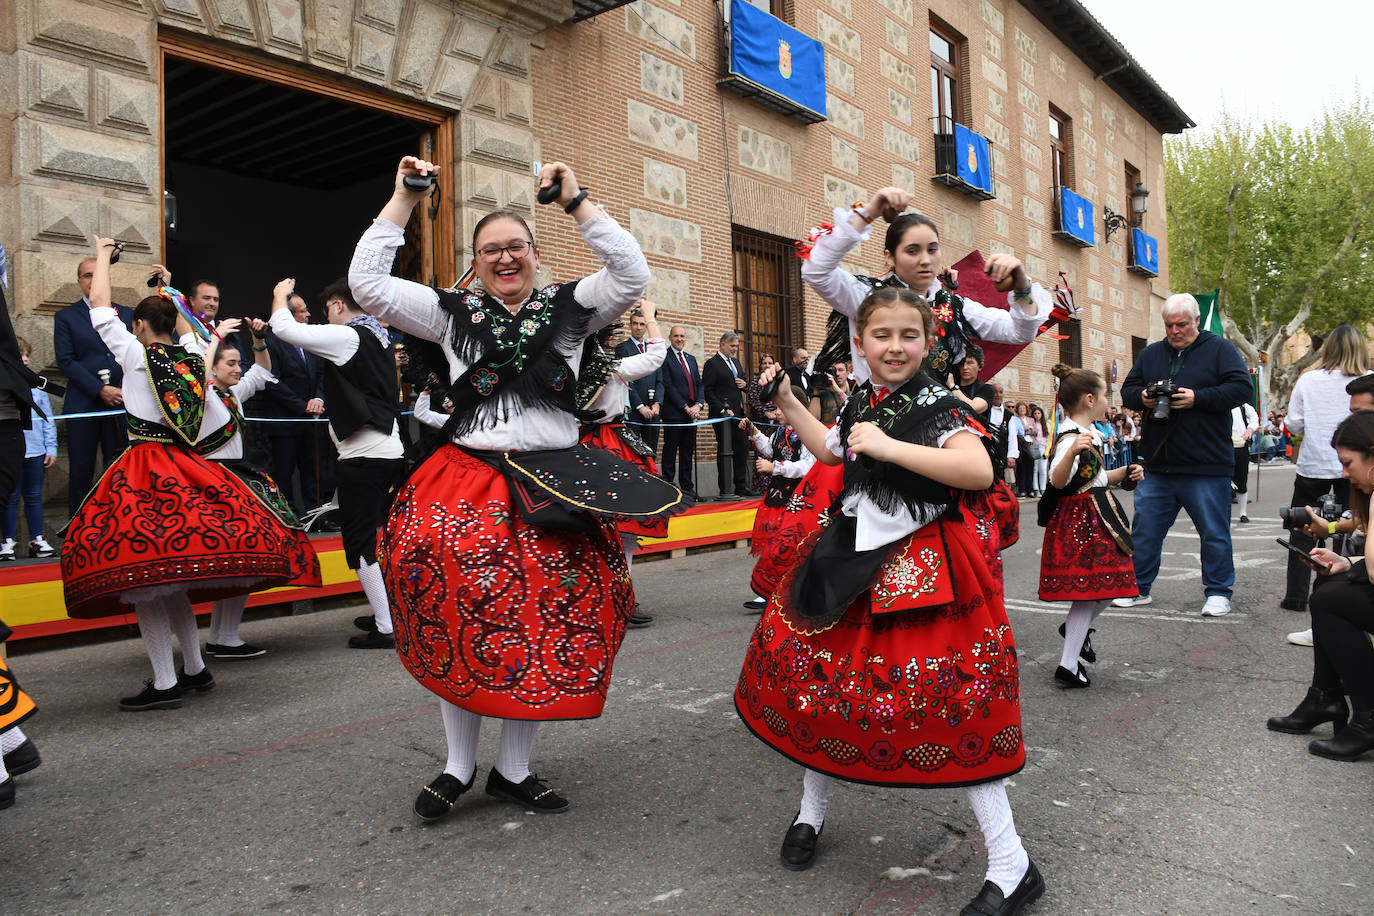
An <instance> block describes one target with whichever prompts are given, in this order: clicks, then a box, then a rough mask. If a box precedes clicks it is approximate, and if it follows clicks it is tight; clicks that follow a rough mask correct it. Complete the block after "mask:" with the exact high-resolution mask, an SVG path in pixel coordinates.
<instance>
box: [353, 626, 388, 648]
mask: <svg viewBox="0 0 1374 916" xmlns="http://www.w3.org/2000/svg"><path fill="white" fill-rule="evenodd" d="M348 648H350V649H394V648H396V640H395V638H394V637H393V636H392V635H391V634H390V633H379V632H377V631H376V630H371V631H369V632H367V633H359V634H358V635H357V636H350V637H348Z"/></svg>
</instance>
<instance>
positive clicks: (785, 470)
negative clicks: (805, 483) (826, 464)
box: [750, 429, 816, 477]
mask: <svg viewBox="0 0 1374 916" xmlns="http://www.w3.org/2000/svg"><path fill="white" fill-rule="evenodd" d="M750 438H751V440H752V441H753V443H754V450H755V451H757V452H758V453H759V454H760V455H762V456H763V457H765V458H768V459H772V457H773V441H772V439H770V438H769V437H768V436H765V435H764V434H763V433H761V432H759V431H758V429H755V430H754V435H753V436H751V437H750ZM815 464H816V456H815V455H813V454H811V452H809V451H808V450H807V448H806V446H804V445H803V446H802V447H801V457H799V458H798V459H797V460H796V461H774V462H773V473H774V474H781V475H782V476H783V477H805V476H806V473H807V471H810V470H811V468H812V467H814V466H815Z"/></svg>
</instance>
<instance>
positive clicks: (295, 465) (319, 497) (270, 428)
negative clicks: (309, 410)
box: [259, 423, 325, 515]
mask: <svg viewBox="0 0 1374 916" xmlns="http://www.w3.org/2000/svg"><path fill="white" fill-rule="evenodd" d="M259 425H260V426H263V427H266V428H267V443H268V449H269V450H270V452H271V468H272V479H273V480H274V481H276V483H277V486H279V487H281V491H282V492H283V493H285V494H286V499H287V502H289V503H291V508H292V509H294V510H295V511H296V514H298V515H299V514H300V513H302V512H305V511H308V510H310V509H313V508H315V507H316V506H318V505H320V504H321V503H323V502H324V501H325V497H324V494H323V493H322V492H321V490H322V488H321V486H320V476H321V473H320V472H321V466H322V463H323V461H324V453H323V452H324V450H323V449H322V448H321V447H320V441H319V435H320V430H319V429H318V428H317V427H323V426H324V424H322V423H262V424H259ZM298 474H299V477H300V496H299V497H297V496H296V486H295V483H294V481H295V478H296V477H297V475H298Z"/></svg>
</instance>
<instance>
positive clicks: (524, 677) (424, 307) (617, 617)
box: [348, 156, 685, 821]
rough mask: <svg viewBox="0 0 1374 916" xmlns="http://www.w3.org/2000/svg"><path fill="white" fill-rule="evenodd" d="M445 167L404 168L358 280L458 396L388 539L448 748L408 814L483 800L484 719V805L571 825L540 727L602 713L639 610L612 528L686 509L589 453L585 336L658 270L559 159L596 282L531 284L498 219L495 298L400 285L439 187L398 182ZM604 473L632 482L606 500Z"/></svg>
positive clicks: (525, 252) (408, 631) (483, 271)
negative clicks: (578, 396) (582, 385)
mask: <svg viewBox="0 0 1374 916" xmlns="http://www.w3.org/2000/svg"><path fill="white" fill-rule="evenodd" d="M437 172H438V168H437V167H436V166H435V165H434V164H433V163H430V162H426V161H424V160H422V159H418V158H416V157H413V156H407V157H405V158H403V159H402V160H401V162H400V165H399V167H398V168H397V171H396V176H395V182H394V185H393V187H394V190H393V193H392V196H391V199H390V200H389V201H388V203H387V204H386V206H385V207H383V208H382V211H381V213H380V214H379V215H378V217H377V219H376V220H375V221H374V222H373V224H372V226H371V227H370V228H369V229H368V230H367V231H366V232H365V233H364V234H363V236H362V238H361V239H360V240H359V241H358V246H357V248H356V250H355V251H354V254H353V262H352V265H351V266H350V267H349V271H348V281H349V285H350V286H351V288H352V289H353V292H354V295H356V296H357V299H358V304H359V305H360V306H361V307H362V308H363V309H364V310H365V311H366V312H368V313H370V314H373V315H376V316H377V317H379V318H381V319H383V320H385V321H387V322H388V323H389V324H390V325H391V326H392V327H393V328H396V329H397V330H400V331H402V332H404V333H407V334H412V335H414V336H416V337H419V338H422V339H424V340H428V341H433V342H435V343H438V344H439V345H440V348H441V350H442V352H443V354H444V358H445V360H446V362H447V365H446V366H445V367H443V371H444V372H445V373H446V378H447V380H448V381H449V382H450V384H451V386H452V387H451V388H450V395H449V396H450V399H451V400H452V402H453V405H454V409H453V414H452V416H451V417H450V419H449V420H448V422H447V424H446V425H445V431H446V433H447V434H448V436H449V439H450V441H449V442H448V443H446V444H445V445H443V446H442V447H440V449H439V450H438V451H436V452H435V453H434V455H432V456H431V457H430V458H429V459H428V460H427V461H425V463H424V464H422V465H421V466H420V467H419V468H417V469H416V470H415V471H414V473H412V474H411V475H410V478H409V479H408V480H407V481H406V483H405V485H404V486H403V487H402V488H401V490H400V492H399V493H398V494H397V496H396V499H395V501H394V503H393V504H392V508H391V513H390V515H389V517H388V519H387V523H386V527H385V529H384V531H383V539H384V542H385V544H386V551H385V554H384V556H383V557H382V566H383V570H384V571H385V574H386V578H387V582H388V585H389V588H390V593H391V596H392V601H393V614H394V617H395V620H396V635H397V639H396V648H397V652H398V654H399V655H400V656H401V661H402V662H403V663H404V664H405V666H406V669H407V670H408V671H409V672H410V673H411V675H412V676H413V677H414V678H415V679H416V680H417V681H419V682H420V684H421V685H422V686H424V687H426V688H427V689H429V690H430V691H432V692H433V693H434V694H435V695H437V696H438V697H439V707H440V711H441V713H442V715H443V721H444V731H445V734H446V737H447V739H448V761H447V763H446V765H445V767H444V771H443V773H441V774H440V775H439V777H438V778H436V779H434V780H433V781H432V782H430V783H429V784H428V785H427V786H425V787H424V788H423V789H421V791H420V793H419V796H418V797H417V798H416V800H415V813H416V815H417V816H418V817H419V818H421V819H422V820H426V821H433V820H438V819H439V818H441V817H444V816H445V815H446V814H448V813H449V811H450V810H451V809H452V807H453V805H454V803H456V802H457V801H458V798H459V796H461V795H462V794H463V793H464V792H466V791H467V790H468V789H470V788H471V787H472V785H473V782H474V780H475V779H476V757H477V739H478V734H479V731H480V728H481V725H482V719H483V717H484V716H490V717H494V718H500V719H503V720H504V722H503V724H502V729H501V743H500V748H499V750H498V753H497V759H496V764H495V766H494V767H493V768H492V770H491V771H490V772H489V773H488V775H487V783H486V791H487V794H489V795H493V796H496V797H498V798H504V799H508V800H511V801H515V802H516V803H518V804H520V805H522V806H524V807H525V808H526V809H527V810H533V811H536V812H554V811H562V810H565V809H566V808H567V807H568V801H567V799H565V798H563V797H562V796H560V795H559V794H558V793H557V792H555V791H554V790H553V789H552V788H550V787H549V786H548V785H546V784H545V783H543V782H542V781H540V780H539V778H538V777H537V776H536V775H535V774H533V773H531V772H530V769H529V759H530V752H531V750H532V749H533V746H534V738H535V735H536V733H537V731H538V728H539V723H540V722H541V721H544V720H548V719H584V718H594V717H596V716H599V715H600V714H601V712H602V709H603V708H604V705H605V701H606V691H607V689H608V688H609V686H610V680H611V668H612V664H613V662H614V660H615V655H616V652H617V651H618V649H619V647H620V643H621V640H622V639H623V638H624V635H625V624H626V621H627V620H628V618H629V617H630V615H631V614H632V613H633V608H634V591H633V588H632V587H631V585H630V579H629V571H628V569H626V566H625V558H624V555H623V553H622V549H621V544H620V538H619V536H618V534H617V532H616V528H615V523H614V521H613V519H614V518H616V517H626V516H630V517H640V518H652V517H656V516H657V515H661V514H663V513H664V512H671V511H678V509H677V508H676V507H677V506H679V505H681V506H684V507H685V503H683V502H682V494H681V492H680V491H678V490H676V489H675V488H672V487H671V486H670V485H669V484H667V483H666V482H664V481H662V480H658V481H657V482H656V483H655V481H653V480H652V479H650V478H648V477H647V476H646V475H643V472H641V471H639V469H638V468H636V467H635V466H633V465H629V464H627V463H625V462H623V461H619V460H617V459H616V458H615V457H614V456H612V455H608V454H606V453H605V452H603V451H602V450H598V449H586V448H580V447H578V425H577V419H576V417H575V416H574V410H575V408H576V405H575V403H574V400H575V398H574V396H575V391H576V387H577V374H578V371H579V369H580V366H581V361H582V355H583V342H584V341H585V339H586V338H587V336H588V335H589V334H594V333H596V331H598V330H599V329H601V328H603V327H605V326H606V325H608V324H610V323H611V322H613V321H614V320H615V319H616V318H618V317H619V316H620V315H623V314H624V313H625V312H627V311H629V309H630V308H631V306H633V305H634V303H635V302H636V301H638V300H639V299H640V298H641V297H642V296H643V295H644V290H645V288H646V287H647V285H648V282H649V265H648V263H647V261H646V260H645V258H644V253H643V252H642V251H641V250H640V247H639V245H638V243H636V242H635V239H634V237H633V236H632V235H630V234H629V233H628V232H626V231H625V230H624V229H622V228H621V227H620V226H619V225H618V224H617V223H616V222H615V220H613V219H611V217H610V216H608V215H607V214H606V212H605V211H604V210H602V209H601V208H600V207H597V206H595V205H594V204H592V202H591V201H589V200H588V199H587V192H586V190H584V189H583V188H581V187H580V186H579V184H578V181H577V177H576V176H575V175H574V174H573V171H572V169H571V168H569V167H568V166H567V165H565V164H564V163H561V162H548V163H545V165H544V166H543V169H542V171H541V173H540V182H541V184H542V185H543V186H544V187H545V188H552V187H553V186H554V184H555V183H556V184H557V185H558V189H557V191H556V193H555V198H556V202H557V204H558V206H560V207H561V208H562V209H563V211H564V212H565V213H567V214H568V215H569V216H570V217H571V218H572V219H573V220H574V221H575V222H576V224H577V230H578V232H579V233H580V234H581V235H582V238H583V239H584V240H585V242H586V243H587V245H588V247H589V248H590V249H591V250H592V253H593V254H595V255H596V257H597V258H599V259H600V260H601V262H602V264H603V265H604V266H603V267H602V269H601V270H599V271H597V272H596V273H594V274H592V275H590V276H587V277H583V278H581V279H580V280H575V281H573V282H569V283H555V284H552V285H550V286H546V287H544V288H543V289H538V288H536V287H535V278H536V273H537V271H538V268H539V263H540V252H539V247H538V245H537V244H536V243H535V240H534V236H533V234H532V233H531V232H530V228H529V225H528V224H527V223H526V222H525V220H524V218H523V217H522V216H520V215H519V214H518V213H515V212H513V211H510V210H499V211H496V212H494V213H489V214H487V215H486V216H485V217H483V218H482V219H480V220H478V222H477V224H476V226H475V227H474V231H473V237H472V251H473V252H474V254H475V263H474V270H475V272H476V276H477V279H478V280H479V281H480V282H481V286H482V290H483V292H481V293H478V292H476V291H463V290H440V289H435V288H432V287H427V286H421V285H420V284H417V283H412V282H409V281H406V280H402V279H399V278H396V277H393V276H391V264H392V261H393V259H394V258H395V254H396V249H397V248H398V247H399V246H400V245H401V244H403V243H404V240H405V231H404V229H403V228H402V227H404V226H405V225H406V221H407V220H408V219H409V217H410V213H411V210H412V209H413V208H414V207H415V206H416V205H417V204H419V203H420V201H422V200H424V198H425V197H426V196H427V195H428V194H429V193H430V190H432V189H429V190H425V191H418V190H412V189H411V188H410V187H408V186H407V184H406V181H405V179H407V178H410V179H411V180H412V181H414V180H415V179H416V178H417V177H418V176H430V175H435V174H436V173H437ZM536 462H538V463H539V464H538V466H537V467H536V466H535V464H536ZM605 468H614V473H615V474H616V475H617V476H618V478H619V479H620V480H622V481H623V483H624V484H625V485H624V486H623V487H618V488H613V487H611V486H610V485H609V484H608V482H607V474H608V472H607V471H606V470H604V469H605ZM569 470H572V471H573V472H574V473H572V474H569V473H567V472H568V471H569ZM569 487H572V488H573V490H574V491H575V492H573V493H571V494H569V492H568V490H569ZM657 487H662V488H663V489H656V488H657ZM646 493H647V494H649V495H647V496H646V495H644V494H646ZM659 495H663V496H664V497H665V499H664V502H663V504H662V506H660V507H656V506H654V505H652V504H653V503H654V502H655V501H656V500H657V499H658V497H659ZM570 500H571V501H572V502H570ZM573 502H575V503H576V504H577V508H575V509H573V508H569V506H570V505H572V503H573ZM610 503H614V504H615V505H616V506H617V507H618V508H615V509H612V508H609V504H610ZM632 504H634V509H633V512H631V511H630V510H631V508H632Z"/></svg>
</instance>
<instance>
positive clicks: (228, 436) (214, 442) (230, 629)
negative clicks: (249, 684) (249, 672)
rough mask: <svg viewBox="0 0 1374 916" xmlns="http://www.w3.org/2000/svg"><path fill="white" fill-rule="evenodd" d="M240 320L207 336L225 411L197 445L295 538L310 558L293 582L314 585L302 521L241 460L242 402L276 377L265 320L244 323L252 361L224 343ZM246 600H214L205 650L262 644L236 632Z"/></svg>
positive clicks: (256, 650) (315, 570)
mask: <svg viewBox="0 0 1374 916" xmlns="http://www.w3.org/2000/svg"><path fill="white" fill-rule="evenodd" d="M242 324H243V322H242V320H241V319H238V318H228V319H225V320H224V321H221V322H220V323H219V324H218V325H217V326H216V328H215V336H214V337H213V338H211V340H210V344H209V351H208V352H207V353H206V357H205V358H206V360H207V361H208V362H209V363H210V383H211V387H212V389H213V391H214V393H215V394H216V395H217V396H218V397H219V400H220V403H221V404H223V405H224V408H225V410H226V411H227V412H228V414H229V419H228V421H227V422H226V423H225V425H224V426H222V427H221V428H220V430H219V432H218V434H216V435H212V436H208V437H206V439H205V440H203V442H202V445H201V454H203V455H205V457H207V458H209V459H211V460H212V461H219V462H222V463H223V464H224V466H225V468H226V469H228V470H229V471H230V472H232V473H233V474H234V476H236V477H237V478H238V479H239V480H240V481H242V482H243V484H244V485H245V486H246V487H247V488H248V491H249V492H250V493H252V494H253V495H254V496H256V497H257V498H258V499H259V500H260V501H261V502H262V504H263V506H265V507H266V508H267V510H268V511H269V512H270V513H271V514H272V516H273V520H274V522H275V523H276V525H277V527H278V529H279V530H278V531H277V535H278V536H279V537H282V538H284V539H286V540H290V541H295V542H297V544H298V546H299V548H300V549H303V550H304V551H305V552H306V553H307V554H308V555H309V556H310V557H312V558H314V559H313V561H312V562H311V563H310V564H309V567H308V570H307V571H306V572H305V574H304V575H302V576H301V577H300V578H299V579H297V580H296V581H295V582H293V583H292V584H293V585H319V584H320V564H319V559H318V558H317V557H316V556H315V548H314V547H312V546H311V545H310V539H309V537H307V536H306V534H305V529H304V526H302V525H301V523H300V522H299V521H297V520H296V515H295V513H294V512H292V511H291V504H290V503H288V502H287V501H286V496H285V494H284V493H282V492H281V489H280V488H279V487H278V486H277V484H276V482H275V481H274V480H273V479H272V478H271V477H270V476H268V475H267V474H265V473H263V472H262V471H260V470H258V469H257V468H255V467H252V466H251V465H249V464H246V463H244V461H243V431H244V418H243V408H242V404H243V402H244V401H246V400H248V399H249V398H251V397H252V396H253V395H255V394H257V393H258V392H259V391H262V390H263V389H264V388H266V387H267V386H268V385H270V384H272V383H274V382H276V378H275V377H273V375H272V360H271V358H270V357H269V356H268V355H267V342H266V339H265V334H264V332H265V329H266V327H267V322H265V321H263V320H262V319H261V318H254V319H252V321H251V322H250V323H249V328H250V330H251V331H252V335H253V365H252V366H250V367H249V368H248V371H247V372H245V371H243V357H242V355H241V354H240V353H239V349H238V347H235V346H232V345H227V344H226V343H225V339H226V338H227V337H228V336H229V335H231V334H233V333H235V332H237V331H238V330H239V327H240V325H242ZM247 603H248V592H246V591H245V592H241V593H240V594H237V595H233V596H231V597H228V598H220V599H218V600H216V601H215V606H214V610H213V611H212V612H211V614H210V632H209V634H208V635H207V636H206V640H205V654H206V655H212V656H214V657H215V658H226V659H235V658H256V657H257V656H259V655H265V654H266V653H267V650H266V649H263V648H261V647H260V646H253V645H249V644H247V643H245V642H244V641H243V639H242V638H241V637H240V636H239V623H240V622H241V621H242V620H243V609H244V607H245V606H246V605H247Z"/></svg>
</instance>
